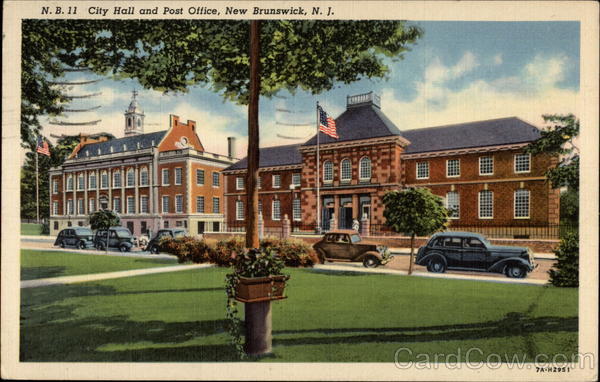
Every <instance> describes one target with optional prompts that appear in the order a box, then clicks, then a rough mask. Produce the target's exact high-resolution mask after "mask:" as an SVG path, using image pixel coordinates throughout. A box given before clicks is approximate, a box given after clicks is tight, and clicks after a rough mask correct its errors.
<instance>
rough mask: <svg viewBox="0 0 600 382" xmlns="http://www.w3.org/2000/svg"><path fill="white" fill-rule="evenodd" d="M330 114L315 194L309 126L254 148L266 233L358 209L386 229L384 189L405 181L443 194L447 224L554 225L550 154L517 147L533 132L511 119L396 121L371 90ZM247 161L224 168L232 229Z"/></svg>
mask: <svg viewBox="0 0 600 382" xmlns="http://www.w3.org/2000/svg"><path fill="white" fill-rule="evenodd" d="M335 122H336V126H337V135H338V136H339V138H338V139H335V138H332V137H330V136H328V135H326V134H324V133H322V132H320V133H319V134H320V136H319V142H320V144H319V156H320V159H319V166H320V171H319V176H320V192H319V198H318V199H317V189H316V177H317V155H316V154H317V136H316V135H315V136H314V137H312V138H311V139H309V140H308V141H307V142H305V143H303V144H297V145H286V146H277V147H267V148H262V149H261V150H260V163H259V186H260V190H259V210H260V212H261V213H262V216H263V221H264V226H265V228H266V229H267V232H268V230H269V229H275V230H276V229H278V227H281V225H282V220H283V219H284V216H285V215H287V216H288V217H289V219H290V220H291V222H292V228H293V230H306V231H311V230H314V228H315V224H316V222H317V214H319V213H320V214H321V219H320V220H321V222H322V228H323V229H325V230H327V229H329V228H331V227H330V224H331V223H332V222H333V224H335V226H336V228H351V227H352V223H353V220H355V219H356V220H361V218H362V217H363V216H364V217H366V218H367V219H368V220H369V222H370V225H371V227H373V228H375V229H377V228H380V229H384V228H385V226H384V223H385V218H384V216H383V211H384V205H383V201H382V199H383V196H384V194H385V193H386V192H388V191H390V190H398V189H402V188H406V187H427V188H429V189H430V190H431V191H432V192H433V193H434V194H436V195H439V196H440V197H442V198H443V199H444V202H445V203H446V206H447V207H448V208H449V209H450V210H451V215H450V221H451V226H454V227H477V228H485V227H496V228H498V227H501V228H502V229H505V230H506V232H507V233H508V235H509V236H514V237H528V236H529V233H530V232H531V230H533V229H535V227H542V226H548V225H552V224H558V220H559V191H558V190H554V189H552V188H551V186H550V184H549V182H547V180H546V177H545V175H544V174H545V172H546V171H547V170H548V169H549V168H551V167H553V166H555V165H556V163H557V158H556V157H551V156H548V155H536V156H531V155H530V154H528V153H525V152H524V148H525V146H527V145H528V144H529V143H530V142H532V141H534V140H536V139H537V138H539V137H540V131H539V129H538V128H536V127H535V126H532V125H531V124H529V123H527V122H524V121H522V120H520V119H519V118H516V117H508V118H500V119H493V120H486V121H478V122H468V123H462V124H455V125H447V126H439V127H430V128H423V129H412V130H411V129H400V128H398V127H397V126H396V125H395V124H394V123H393V122H392V121H390V119H388V118H387V117H386V115H385V114H384V113H383V112H382V110H381V106H380V98H379V97H378V96H377V95H376V94H374V93H372V92H371V93H367V94H361V95H355V96H349V97H347V104H346V110H345V111H344V112H343V113H342V114H341V115H340V116H339V117H338V118H337V119H336V120H335ZM246 168H247V161H246V159H242V160H240V161H238V162H237V163H235V164H233V165H231V166H229V167H227V168H226V169H225V170H224V171H223V174H224V178H225V194H224V197H225V203H226V208H225V213H226V222H227V225H228V226H229V227H230V228H235V227H237V228H241V227H243V225H244V218H245V216H244V214H245V205H246V203H247V201H246V196H245V192H246V191H245V189H244V188H245V184H244V183H245V175H246ZM480 231H481V230H480ZM483 231H484V232H485V230H483Z"/></svg>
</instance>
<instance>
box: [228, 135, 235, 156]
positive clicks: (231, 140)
mask: <svg viewBox="0 0 600 382" xmlns="http://www.w3.org/2000/svg"><path fill="white" fill-rule="evenodd" d="M227 156H228V157H229V158H234V157H235V137H227Z"/></svg>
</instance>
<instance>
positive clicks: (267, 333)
mask: <svg viewBox="0 0 600 382" xmlns="http://www.w3.org/2000/svg"><path fill="white" fill-rule="evenodd" d="M245 319H246V346H245V347H246V349H245V350H246V354H248V355H255V356H256V355H263V354H268V353H271V346H272V345H271V344H272V340H273V336H272V334H271V301H261V302H247V303H246V304H245Z"/></svg>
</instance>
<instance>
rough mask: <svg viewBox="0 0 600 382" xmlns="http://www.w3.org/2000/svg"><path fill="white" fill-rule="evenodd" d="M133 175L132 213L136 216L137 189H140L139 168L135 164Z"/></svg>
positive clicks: (137, 203)
mask: <svg viewBox="0 0 600 382" xmlns="http://www.w3.org/2000/svg"><path fill="white" fill-rule="evenodd" d="M133 171H134V172H133V175H134V178H135V179H134V180H133V185H134V187H135V206H134V207H133V212H134V213H135V214H136V215H137V214H139V213H140V204H139V203H140V193H139V187H140V182H139V178H138V177H139V166H138V165H137V164H136V165H135V169H134V170H133Z"/></svg>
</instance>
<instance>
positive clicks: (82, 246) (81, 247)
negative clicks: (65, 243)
mask: <svg viewBox="0 0 600 382" xmlns="http://www.w3.org/2000/svg"><path fill="white" fill-rule="evenodd" d="M77 247H78V248H79V249H85V243H84V242H83V241H80V242H79V245H78V246H77Z"/></svg>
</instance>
